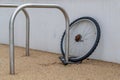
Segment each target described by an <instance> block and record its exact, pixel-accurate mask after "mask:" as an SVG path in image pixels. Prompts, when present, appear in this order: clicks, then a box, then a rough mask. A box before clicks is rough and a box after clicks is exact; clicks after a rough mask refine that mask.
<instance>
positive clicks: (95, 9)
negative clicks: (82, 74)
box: [0, 0, 120, 63]
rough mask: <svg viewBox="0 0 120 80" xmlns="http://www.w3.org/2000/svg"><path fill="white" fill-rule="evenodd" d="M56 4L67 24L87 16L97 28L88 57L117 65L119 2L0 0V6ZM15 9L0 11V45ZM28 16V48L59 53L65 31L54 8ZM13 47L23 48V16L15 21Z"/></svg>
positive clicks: (119, 61)
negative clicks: (98, 37)
mask: <svg viewBox="0 0 120 80" xmlns="http://www.w3.org/2000/svg"><path fill="white" fill-rule="evenodd" d="M27 2H37V3H38V2H39V3H56V4H59V5H61V6H62V7H64V8H65V10H66V11H67V12H68V15H69V17H70V21H71V22H72V21H73V20H75V19H77V18H79V17H82V16H91V17H93V18H95V19H96V20H97V21H98V22H99V24H100V26H101V31H102V32H101V34H102V35H101V40H100V43H99V46H98V47H97V49H96V50H95V52H94V53H93V55H92V56H91V58H94V59H100V60H104V61H110V62H116V63H120V49H119V48H120V35H119V34H120V31H119V30H120V2H119V0H0V3H17V4H22V3H27ZM14 10H15V9H4V8H1V9H0V25H1V26H0V28H1V29H0V43H5V44H8V39H9V36H8V35H9V30H8V29H9V25H8V24H9V19H10V15H11V14H12V12H13V11H14ZM27 10H28V12H29V13H30V17H31V24H30V25H31V36H30V37H31V38H30V40H31V41H30V47H31V48H33V49H38V50H43V51H49V52H55V53H60V46H59V45H60V38H61V36H62V33H63V31H64V29H65V26H64V24H65V23H64V17H63V15H62V13H61V12H60V11H59V10H57V9H27ZM15 44H16V45H19V46H24V45H25V18H24V15H23V13H20V14H19V15H18V16H17V19H16V22H15Z"/></svg>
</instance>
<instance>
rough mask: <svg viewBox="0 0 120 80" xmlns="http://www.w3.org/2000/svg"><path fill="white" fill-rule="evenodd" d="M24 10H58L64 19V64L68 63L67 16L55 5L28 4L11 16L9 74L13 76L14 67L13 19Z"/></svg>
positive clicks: (20, 7)
mask: <svg viewBox="0 0 120 80" xmlns="http://www.w3.org/2000/svg"><path fill="white" fill-rule="evenodd" d="M24 8H57V9H59V10H60V11H61V12H62V13H63V15H64V17H65V22H66V23H65V26H66V46H65V53H66V54H65V62H66V63H68V57H69V17H68V14H67V13H66V11H65V10H64V9H63V8H62V7H60V6H58V5H56V4H36V3H28V4H23V5H21V6H19V7H18V8H17V9H16V10H15V12H14V13H13V15H12V16H11V19H10V24H9V26H10V36H9V38H10V40H9V42H10V62H11V63H10V73H11V74H15V66H14V22H15V18H16V16H17V14H18V13H19V12H20V11H21V10H22V9H24Z"/></svg>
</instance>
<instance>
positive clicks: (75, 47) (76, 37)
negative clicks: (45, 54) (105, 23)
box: [60, 17, 100, 62]
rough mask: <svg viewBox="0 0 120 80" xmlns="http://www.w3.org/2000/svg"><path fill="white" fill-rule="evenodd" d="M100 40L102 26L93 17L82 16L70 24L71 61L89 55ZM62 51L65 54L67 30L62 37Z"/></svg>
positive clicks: (79, 59) (76, 60) (82, 58)
mask: <svg viewBox="0 0 120 80" xmlns="http://www.w3.org/2000/svg"><path fill="white" fill-rule="evenodd" d="M99 40H100V27H99V24H98V22H97V21H96V20H95V19H93V18H92V17H81V18H78V19H77V20H75V21H73V22H72V23H71V24H70V42H69V61H71V62H78V61H82V60H84V59H86V58H87V57H89V56H90V55H91V54H92V53H93V52H94V50H95V49H96V47H97V45H98V43H99ZM60 46H61V52H62V54H63V57H64V56H65V32H64V33H63V35H62V38H61V44H60Z"/></svg>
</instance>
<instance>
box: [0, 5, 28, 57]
mask: <svg viewBox="0 0 120 80" xmlns="http://www.w3.org/2000/svg"><path fill="white" fill-rule="evenodd" d="M18 6H19V5H18V4H0V7H1V8H16V7H18ZM22 11H23V13H24V15H25V17H26V56H29V31H30V30H29V29H30V28H29V27H30V18H29V15H28V13H27V11H26V10H25V9H22Z"/></svg>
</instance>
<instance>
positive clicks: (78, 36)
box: [75, 34, 82, 42]
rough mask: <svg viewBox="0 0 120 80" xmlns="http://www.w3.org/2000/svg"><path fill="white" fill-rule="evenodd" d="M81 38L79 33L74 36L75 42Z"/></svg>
mask: <svg viewBox="0 0 120 80" xmlns="http://www.w3.org/2000/svg"><path fill="white" fill-rule="evenodd" d="M81 39H82V36H81V35H80V34H77V35H76V36H75V41H76V42H79V41H81Z"/></svg>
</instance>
